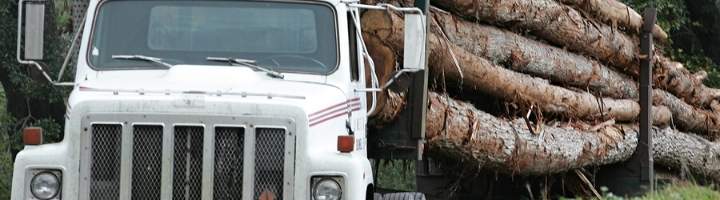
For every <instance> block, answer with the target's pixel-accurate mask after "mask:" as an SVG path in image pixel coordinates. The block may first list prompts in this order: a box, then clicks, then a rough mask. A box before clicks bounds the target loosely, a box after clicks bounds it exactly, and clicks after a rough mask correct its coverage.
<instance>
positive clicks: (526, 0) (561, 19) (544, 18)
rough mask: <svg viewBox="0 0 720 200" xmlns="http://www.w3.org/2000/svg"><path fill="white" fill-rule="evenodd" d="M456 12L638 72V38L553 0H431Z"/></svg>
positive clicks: (634, 72) (632, 72)
mask: <svg viewBox="0 0 720 200" xmlns="http://www.w3.org/2000/svg"><path fill="white" fill-rule="evenodd" d="M432 2H433V3H434V5H435V6H438V7H441V8H444V9H447V10H449V11H451V12H453V13H455V14H457V15H459V16H463V17H466V18H469V19H475V20H480V21H485V22H488V23H493V24H496V25H499V26H508V25H511V26H512V27H511V28H516V29H522V30H529V31H530V32H532V33H533V34H534V35H537V36H539V37H541V38H543V39H545V40H548V41H549V42H551V43H553V44H555V45H558V46H561V47H564V48H567V49H568V50H571V51H573V52H579V53H584V54H588V55H590V56H592V57H595V58H597V59H599V60H601V61H604V62H606V63H609V64H610V65H615V66H619V67H623V68H624V69H626V71H628V72H630V73H631V74H638V72H639V68H638V63H639V62H638V61H639V60H638V59H637V56H636V54H637V53H639V51H638V49H639V48H638V43H637V41H639V40H638V39H637V37H631V36H628V35H626V34H624V33H622V32H619V31H617V30H615V29H613V28H612V27H610V26H608V25H605V24H601V23H595V22H593V21H591V20H588V19H585V18H584V17H583V16H582V15H581V13H580V12H578V11H577V10H575V9H573V8H571V7H569V6H566V5H563V4H560V3H558V2H555V1H554V0H502V1H498V0H443V1H441V0H433V1H432Z"/></svg>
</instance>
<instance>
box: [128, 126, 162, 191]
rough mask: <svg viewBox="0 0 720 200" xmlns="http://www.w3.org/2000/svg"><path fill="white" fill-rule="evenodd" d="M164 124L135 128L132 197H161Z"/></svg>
mask: <svg viewBox="0 0 720 200" xmlns="http://www.w3.org/2000/svg"><path fill="white" fill-rule="evenodd" d="M162 133H163V127H162V126H145V125H142V126H135V127H134V129H133V165H132V199H133V200H141V199H160V175H161V169H160V168H161V166H162Z"/></svg>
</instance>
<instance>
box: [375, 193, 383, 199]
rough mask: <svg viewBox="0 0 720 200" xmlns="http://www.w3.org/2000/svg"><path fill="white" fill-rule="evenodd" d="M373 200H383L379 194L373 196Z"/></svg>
mask: <svg viewBox="0 0 720 200" xmlns="http://www.w3.org/2000/svg"><path fill="white" fill-rule="evenodd" d="M373 200H383V196H382V194H380V193H375V194H373Z"/></svg>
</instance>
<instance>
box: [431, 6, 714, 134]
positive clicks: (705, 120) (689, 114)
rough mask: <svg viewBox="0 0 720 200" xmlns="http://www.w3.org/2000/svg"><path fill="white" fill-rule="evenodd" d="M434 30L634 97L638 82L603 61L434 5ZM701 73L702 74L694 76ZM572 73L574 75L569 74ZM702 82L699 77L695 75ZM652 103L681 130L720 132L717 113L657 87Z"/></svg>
mask: <svg viewBox="0 0 720 200" xmlns="http://www.w3.org/2000/svg"><path fill="white" fill-rule="evenodd" d="M431 14H432V17H433V21H432V22H431V24H432V26H433V27H432V28H433V29H434V30H435V31H436V32H438V31H442V33H441V34H440V35H443V36H447V38H448V39H449V40H450V42H452V43H453V44H456V45H458V46H460V47H463V49H465V50H467V51H470V52H472V53H473V54H475V55H480V56H482V57H485V58H488V59H490V60H492V61H493V62H495V63H505V64H507V65H509V66H510V67H511V68H512V69H513V70H515V71H520V72H524V73H529V74H532V75H535V76H539V77H543V78H547V79H549V80H551V81H553V82H559V83H563V84H568V85H572V86H576V87H583V86H586V85H587V86H588V87H590V88H591V89H594V90H595V91H598V92H600V93H601V95H603V96H606V95H607V96H610V97H614V98H631V99H637V98H639V97H638V91H639V89H638V86H637V83H636V82H635V81H634V80H632V79H630V77H627V76H626V75H623V74H621V73H618V72H615V71H614V70H612V69H610V68H608V67H606V66H605V65H603V64H601V63H599V62H597V61H594V60H592V59H588V58H586V57H583V56H579V55H576V54H573V53H569V52H567V51H564V50H562V49H559V48H556V47H552V46H549V45H547V44H544V43H542V42H538V41H535V40H531V39H528V38H525V37H522V36H520V35H517V34H515V33H512V32H509V31H503V30H500V29H498V28H495V27H491V26H485V25H480V24H476V23H472V22H468V21H465V20H463V19H458V18H456V17H454V16H453V15H451V14H449V13H447V12H443V11H441V10H437V9H433V10H432V12H431ZM694 76H695V77H698V76H700V77H702V74H698V75H694ZM569 77H572V78H569ZM695 79H696V80H698V81H702V78H695ZM655 95H656V96H655V97H656V99H657V100H656V101H655V102H656V103H657V104H658V105H665V106H667V107H668V108H669V110H670V111H671V113H672V115H673V118H674V119H675V123H677V124H678V125H679V127H680V129H681V130H685V131H690V132H695V133H699V134H703V135H708V136H709V137H710V138H714V137H715V135H716V134H717V132H718V131H720V116H718V115H714V114H712V112H709V111H707V110H703V109H696V108H694V107H692V106H691V105H688V104H687V103H685V102H683V100H680V99H678V98H677V97H675V96H673V95H672V94H669V93H667V92H665V91H662V90H656V91H655Z"/></svg>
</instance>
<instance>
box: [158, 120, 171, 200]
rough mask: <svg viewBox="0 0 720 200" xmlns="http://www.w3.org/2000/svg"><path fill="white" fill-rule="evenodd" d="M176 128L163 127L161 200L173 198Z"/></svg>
mask: <svg viewBox="0 0 720 200" xmlns="http://www.w3.org/2000/svg"><path fill="white" fill-rule="evenodd" d="M173 133H175V126H169V127H163V139H162V140H163V144H162V165H161V166H162V167H161V172H160V173H161V178H160V199H172V198H173V170H174V165H173V164H174V163H175V162H174V160H175V158H174V156H173V154H174V153H175V152H174V149H173V148H174V146H175V135H174V134H173Z"/></svg>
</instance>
